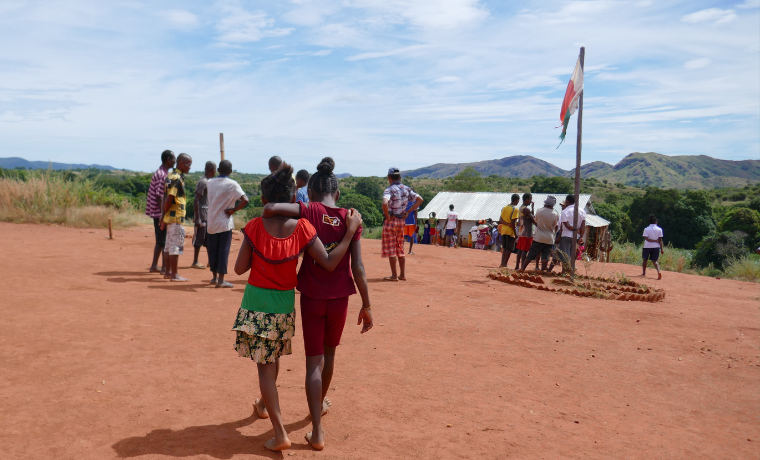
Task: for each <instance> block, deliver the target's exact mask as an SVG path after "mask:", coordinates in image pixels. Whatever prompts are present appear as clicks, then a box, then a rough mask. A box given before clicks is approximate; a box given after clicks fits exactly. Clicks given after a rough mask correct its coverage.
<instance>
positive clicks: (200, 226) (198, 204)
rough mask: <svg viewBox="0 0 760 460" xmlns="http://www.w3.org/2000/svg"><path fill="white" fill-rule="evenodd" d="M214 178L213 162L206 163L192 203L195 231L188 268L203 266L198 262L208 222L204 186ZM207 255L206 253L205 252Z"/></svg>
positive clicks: (203, 266)
mask: <svg viewBox="0 0 760 460" xmlns="http://www.w3.org/2000/svg"><path fill="white" fill-rule="evenodd" d="M214 176H216V163H214V162H213V161H207V162H206V168H205V170H204V172H203V176H202V177H201V178H200V180H199V181H198V183H197V184H196V185H195V200H194V201H193V222H194V223H195V231H194V232H193V249H194V250H195V252H194V253H193V265H191V266H190V268H198V269H201V270H202V269H204V268H206V266H205V265H203V264H201V263H199V262H198V256H199V255H200V252H201V248H203V247H206V226H207V222H208V190H207V189H206V184H208V180H209V179H213V178H214ZM207 255H208V252H207Z"/></svg>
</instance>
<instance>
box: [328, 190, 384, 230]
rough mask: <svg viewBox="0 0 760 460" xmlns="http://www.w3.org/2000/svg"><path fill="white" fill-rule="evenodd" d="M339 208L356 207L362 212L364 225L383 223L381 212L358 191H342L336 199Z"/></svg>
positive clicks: (377, 225)
mask: <svg viewBox="0 0 760 460" xmlns="http://www.w3.org/2000/svg"><path fill="white" fill-rule="evenodd" d="M338 206H340V207H341V208H346V209H350V208H356V210H357V211H359V212H360V213H361V214H362V219H363V220H364V226H365V227H379V226H381V225H383V213H382V212H381V211H380V209H378V207H377V205H376V204H375V203H373V202H372V200H370V199H369V198H367V197H366V196H364V195H360V194H358V193H345V194H344V193H342V192H341V194H340V199H339V200H338Z"/></svg>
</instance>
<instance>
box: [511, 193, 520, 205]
mask: <svg viewBox="0 0 760 460" xmlns="http://www.w3.org/2000/svg"><path fill="white" fill-rule="evenodd" d="M519 201H520V195H518V194H517V193H513V194H512V203H517V202H519Z"/></svg>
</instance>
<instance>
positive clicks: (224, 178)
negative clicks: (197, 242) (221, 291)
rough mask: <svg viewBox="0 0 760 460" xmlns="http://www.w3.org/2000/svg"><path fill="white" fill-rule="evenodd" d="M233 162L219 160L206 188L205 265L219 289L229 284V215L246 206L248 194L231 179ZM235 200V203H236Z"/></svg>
mask: <svg viewBox="0 0 760 460" xmlns="http://www.w3.org/2000/svg"><path fill="white" fill-rule="evenodd" d="M230 174H232V163H231V162H230V161H229V160H224V161H222V162H220V163H219V177H215V178H213V179H209V181H208V182H207V184H206V188H207V189H208V224H207V227H208V230H207V232H208V236H207V243H206V244H207V249H208V264H209V268H210V269H211V275H212V278H211V284H215V285H216V287H218V288H231V287H232V283H230V282H228V281H224V275H226V274H227V261H228V260H229V257H230V245H231V244H232V230H234V229H235V221H234V220H233V218H232V216H233V215H234V214H235V213H236V212H238V211H240V210H241V209H243V208H244V207H246V206H247V205H248V197H247V196H246V195H245V192H243V189H242V188H241V187H240V184H238V183H237V182H236V181H234V180H232V179H230ZM236 202H237V205H236V204H235V203H236Z"/></svg>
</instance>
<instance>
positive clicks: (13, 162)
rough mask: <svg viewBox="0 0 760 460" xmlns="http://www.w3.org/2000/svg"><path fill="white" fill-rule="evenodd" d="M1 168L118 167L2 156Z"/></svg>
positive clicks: (0, 159)
mask: <svg viewBox="0 0 760 460" xmlns="http://www.w3.org/2000/svg"><path fill="white" fill-rule="evenodd" d="M0 168H5V169H15V168H26V169H48V168H50V169H88V168H94V169H110V170H115V169H116V168H114V167H111V166H103V165H82V164H71V163H56V162H53V161H29V160H25V159H23V158H18V157H10V158H0Z"/></svg>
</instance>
